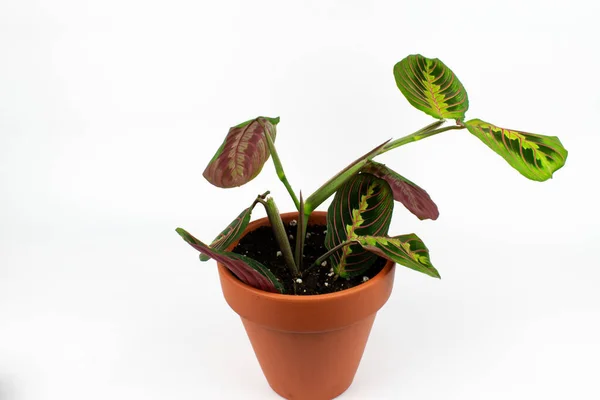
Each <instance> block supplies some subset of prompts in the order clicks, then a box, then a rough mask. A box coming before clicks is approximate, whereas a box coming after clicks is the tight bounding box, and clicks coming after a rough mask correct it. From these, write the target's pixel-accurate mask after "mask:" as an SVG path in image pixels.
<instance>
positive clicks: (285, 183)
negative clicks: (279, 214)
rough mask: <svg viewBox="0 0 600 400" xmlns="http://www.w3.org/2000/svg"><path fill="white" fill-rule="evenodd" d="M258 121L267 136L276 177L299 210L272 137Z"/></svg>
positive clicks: (298, 203) (298, 204) (296, 198)
mask: <svg viewBox="0 0 600 400" xmlns="http://www.w3.org/2000/svg"><path fill="white" fill-rule="evenodd" d="M258 122H259V123H260V125H261V126H262V127H263V131H264V132H265V137H266V138H267V145H268V146H269V152H270V153H271V157H272V158H273V165H275V171H276V172H277V177H278V178H279V180H280V181H281V182H282V183H283V186H285V188H286V189H287V191H288V193H289V194H290V196H291V198H292V201H293V202H294V205H295V206H296V209H297V210H299V209H300V202H299V201H298V197H296V193H294V190H293V189H292V186H291V185H290V183H289V182H288V180H287V177H286V176H285V171H284V170H283V165H282V164H281V159H280V158H279V154H277V149H276V148H275V143H274V142H273V139H271V135H269V134H268V132H267V130H266V127H265V125H264V124H263V123H262V121H260V120H258Z"/></svg>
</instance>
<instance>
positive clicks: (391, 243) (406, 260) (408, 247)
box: [355, 233, 440, 278]
mask: <svg viewBox="0 0 600 400" xmlns="http://www.w3.org/2000/svg"><path fill="white" fill-rule="evenodd" d="M355 240H356V241H357V242H358V243H359V244H360V245H361V246H362V247H363V248H364V249H365V250H368V251H370V252H373V253H374V254H377V255H378V256H381V257H384V258H387V259H388V260H392V261H394V262H396V263H398V264H400V265H403V266H405V267H408V268H411V269H414V270H415V271H419V272H422V273H424V274H427V275H429V276H432V277H434V278H439V277H440V274H439V273H438V272H437V270H436V269H435V268H434V267H433V265H431V261H430V259H429V250H427V247H426V246H425V244H424V243H423V241H422V240H421V239H419V237H418V236H417V235H415V234H414V233H411V234H409V235H400V236H394V237H382V236H358V237H356V238H355Z"/></svg>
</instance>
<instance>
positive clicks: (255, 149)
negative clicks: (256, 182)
mask: <svg viewBox="0 0 600 400" xmlns="http://www.w3.org/2000/svg"><path fill="white" fill-rule="evenodd" d="M271 120H272V119H269V118H263V117H260V118H257V119H255V120H251V121H249V123H247V124H240V125H238V126H234V127H232V128H230V129H229V133H228V134H227V136H226V137H225V140H224V142H223V144H222V145H221V147H220V148H219V150H218V151H217V153H216V154H215V156H214V157H213V159H212V160H211V161H210V163H209V164H208V166H207V167H206V169H205V170H204V173H203V176H204V177H205V178H206V180H208V181H209V182H210V183H212V184H213V185H215V186H218V187H222V188H232V187H236V186H241V185H243V184H245V183H247V182H249V181H251V180H252V179H254V178H255V177H256V176H257V175H258V174H259V172H260V171H261V169H262V167H263V165H264V164H265V162H266V161H267V160H268V159H269V156H270V153H269V147H268V143H267V140H266V137H265V133H264V130H265V128H266V129H267V131H268V132H269V134H270V135H271V138H272V139H273V141H275V136H276V131H275V125H273V124H272V123H271Z"/></svg>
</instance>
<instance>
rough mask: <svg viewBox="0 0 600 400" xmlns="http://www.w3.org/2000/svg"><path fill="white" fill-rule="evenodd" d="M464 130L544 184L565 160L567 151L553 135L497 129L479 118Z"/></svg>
mask: <svg viewBox="0 0 600 400" xmlns="http://www.w3.org/2000/svg"><path fill="white" fill-rule="evenodd" d="M466 126H467V129H468V130H469V132H471V133H472V134H473V135H475V136H477V137H478V138H479V139H481V141H482V142H483V143H485V144H486V145H487V146H488V147H489V148H490V149H492V150H494V151H495V152H496V153H498V154H499V155H500V156H502V158H504V159H505V160H506V161H507V162H508V163H509V164H510V165H511V166H512V167H513V168H515V169H516V170H517V171H519V172H520V173H521V174H522V175H523V176H525V177H527V178H529V179H532V180H534V181H545V180H547V179H550V178H552V174H553V173H554V172H556V171H557V170H559V169H560V168H561V167H562V166H563V165H565V161H566V160H567V154H568V152H567V150H566V149H565V148H564V147H563V145H562V143H561V142H560V140H559V139H558V138H557V137H556V136H544V135H538V134H536V133H527V132H521V131H515V130H511V129H505V128H500V127H498V126H496V125H492V124H490V123H488V122H485V121H482V120H480V119H472V120H470V121H467V122H466Z"/></svg>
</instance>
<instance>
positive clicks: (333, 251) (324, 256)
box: [311, 240, 358, 267]
mask: <svg viewBox="0 0 600 400" xmlns="http://www.w3.org/2000/svg"><path fill="white" fill-rule="evenodd" d="M355 243H358V242H357V241H356V240H346V241H345V242H342V243H340V244H338V245H337V246H335V247H334V248H332V249H331V250H329V251H328V252H327V253H325V254H323V255H322V256H321V257H319V258H317V261H315V263H314V264H313V265H312V266H317V265H320V264H321V263H322V262H323V261H325V260H327V259H328V258H329V257H331V255H332V254H333V253H335V252H336V251H338V250H340V249H342V248H343V247H346V246H348V245H351V244H355ZM312 266H311V267H312Z"/></svg>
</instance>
